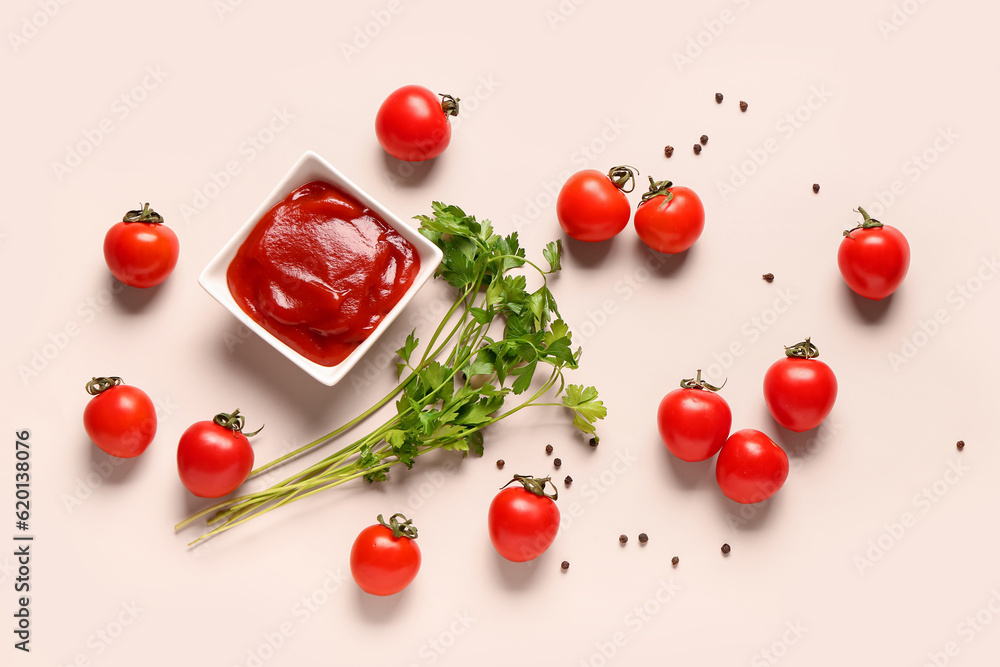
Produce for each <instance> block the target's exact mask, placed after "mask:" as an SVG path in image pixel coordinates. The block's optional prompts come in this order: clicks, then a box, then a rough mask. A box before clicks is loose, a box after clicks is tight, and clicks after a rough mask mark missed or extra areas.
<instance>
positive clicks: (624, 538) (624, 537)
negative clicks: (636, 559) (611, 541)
mask: <svg viewBox="0 0 1000 667" xmlns="http://www.w3.org/2000/svg"><path fill="white" fill-rule="evenodd" d="M618 541H619V542H621V543H622V544H625V543H626V542H628V535H626V534H624V533H622V534H621V535H619V536H618Z"/></svg>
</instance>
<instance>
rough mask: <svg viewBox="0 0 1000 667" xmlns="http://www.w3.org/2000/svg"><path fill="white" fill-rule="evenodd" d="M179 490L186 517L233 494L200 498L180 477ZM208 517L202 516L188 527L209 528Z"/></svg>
mask: <svg viewBox="0 0 1000 667" xmlns="http://www.w3.org/2000/svg"><path fill="white" fill-rule="evenodd" d="M177 490H178V491H177V492H178V493H179V494H181V502H180V505H181V512H183V513H184V514H183V516H184V518H185V519H186V518H187V517H189V516H191V515H192V514H195V513H197V512H201V511H202V510H205V509H208V508H209V507H211V506H212V505H215V504H216V503H219V502H222V501H223V500H225V499H226V498H230V497H232V495H233V494H229V495H228V496H224V497H222V498H199V497H198V496H196V495H194V494H193V493H191V492H190V491H188V490H187V487H186V486H184V485H183V484H182V483H181V481H180V479H179V478H178V480H177ZM206 518H207V517H202V518H201V519H199V520H198V521H196V522H194V523H193V524H192V525H191V526H188V528H191V527H194V526H200V527H201V528H202V529H207V526H206V525H205V519H206ZM178 523H180V521H178ZM191 539H194V538H191Z"/></svg>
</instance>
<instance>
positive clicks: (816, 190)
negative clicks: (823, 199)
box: [813, 183, 819, 192]
mask: <svg viewBox="0 0 1000 667" xmlns="http://www.w3.org/2000/svg"><path fill="white" fill-rule="evenodd" d="M813 192H819V183H813Z"/></svg>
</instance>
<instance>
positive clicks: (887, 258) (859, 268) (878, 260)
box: [837, 206, 910, 301]
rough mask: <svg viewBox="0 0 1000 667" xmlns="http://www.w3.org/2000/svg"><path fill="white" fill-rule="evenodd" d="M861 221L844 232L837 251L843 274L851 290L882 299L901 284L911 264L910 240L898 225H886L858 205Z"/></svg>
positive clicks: (868, 297)
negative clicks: (862, 218) (908, 240)
mask: <svg viewBox="0 0 1000 667" xmlns="http://www.w3.org/2000/svg"><path fill="white" fill-rule="evenodd" d="M858 211H860V212H861V215H862V216H864V220H862V222H861V224H859V225H858V226H857V227H855V228H854V229H850V230H848V231H846V232H844V240H843V241H841V242H840V250H839V251H838V252H837V264H838V265H839V266H840V274H841V275H842V276H844V281H845V282H847V286H848V287H850V288H851V289H852V290H854V291H855V292H857V293H858V294H860V295H861V296H863V297H865V298H866V299H872V300H874V301H879V300H881V299H884V298H885V297H887V296H889V295H890V294H892V293H893V292H895V291H896V289H897V288H898V287H899V285H900V283H902V282H903V278H905V277H906V271H907V269H909V268H910V244H909V243H907V241H906V237H905V236H903V233H902V232H900V231H899V230H898V229H896V228H895V227H890V226H889V225H883V224H882V223H881V222H879V221H878V220H875V219H873V218H872V217H871V216H869V215H868V212H867V211H865V209H863V208H861V207H860V206H859V207H858Z"/></svg>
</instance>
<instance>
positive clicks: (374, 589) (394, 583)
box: [351, 513, 420, 596]
mask: <svg viewBox="0 0 1000 667" xmlns="http://www.w3.org/2000/svg"><path fill="white" fill-rule="evenodd" d="M416 539H417V528H416V526H414V525H413V522H412V521H411V520H410V519H407V518H406V517H405V516H404V515H402V514H399V513H396V514H393V515H392V516H391V517H389V523H386V522H385V520H384V519H383V518H382V515H381V514H379V515H378V523H377V524H374V525H371V526H368V527H367V528H365V529H364V530H362V531H361V533H360V534H359V535H358V537H357V539H355V540H354V545H353V546H352V547H351V575H352V576H353V577H354V581H355V582H357V584H358V586H359V587H360V588H361V590H363V591H364V592H365V593H369V594H371V595H382V596H385V595H395V594H396V593H398V592H400V591H401V590H403V589H404V588H406V587H407V586H409V585H410V582H412V581H413V580H414V579H415V578H416V576H417V572H419V571H420V547H418V546H417V543H416Z"/></svg>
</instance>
